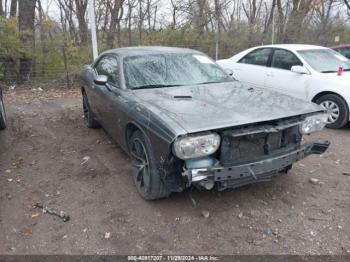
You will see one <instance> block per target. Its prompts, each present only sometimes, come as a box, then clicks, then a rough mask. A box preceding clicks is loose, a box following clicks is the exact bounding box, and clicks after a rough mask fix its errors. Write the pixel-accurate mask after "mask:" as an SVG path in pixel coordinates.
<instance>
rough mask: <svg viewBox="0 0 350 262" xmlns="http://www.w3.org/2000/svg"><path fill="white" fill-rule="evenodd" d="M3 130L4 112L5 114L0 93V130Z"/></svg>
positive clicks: (4, 122)
mask: <svg viewBox="0 0 350 262" xmlns="http://www.w3.org/2000/svg"><path fill="white" fill-rule="evenodd" d="M0 92H1V90H0ZM4 128H6V112H5V106H4V101H3V100H2V94H1V93H0V129H4Z"/></svg>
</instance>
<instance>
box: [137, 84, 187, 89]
mask: <svg viewBox="0 0 350 262" xmlns="http://www.w3.org/2000/svg"><path fill="white" fill-rule="evenodd" d="M173 86H181V85H143V86H135V87H132V88H131V89H146V88H162V87H173Z"/></svg>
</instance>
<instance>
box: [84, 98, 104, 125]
mask: <svg viewBox="0 0 350 262" xmlns="http://www.w3.org/2000/svg"><path fill="white" fill-rule="evenodd" d="M83 112H84V119H85V123H86V125H87V126H88V127H89V128H99V127H101V126H100V123H99V122H98V121H97V120H96V119H95V115H94V113H93V112H92V110H91V108H90V104H89V100H88V97H87V95H86V93H85V92H83Z"/></svg>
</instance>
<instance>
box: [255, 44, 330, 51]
mask: <svg viewBox="0 0 350 262" xmlns="http://www.w3.org/2000/svg"><path fill="white" fill-rule="evenodd" d="M261 47H273V48H284V49H288V50H292V51H300V50H311V49H327V47H323V46H317V45H303V44H277V45H264V46H259V47H257V48H261Z"/></svg>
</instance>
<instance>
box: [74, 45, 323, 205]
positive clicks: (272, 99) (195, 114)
mask: <svg viewBox="0 0 350 262" xmlns="http://www.w3.org/2000/svg"><path fill="white" fill-rule="evenodd" d="M251 74H252V75H254V72H253V71H252V72H251ZM81 80H82V81H81V82H82V84H81V87H82V89H81V90H82V97H83V112H84V117H85V120H86V123H87V126H88V127H90V128H96V127H103V128H104V129H105V130H106V132H107V133H108V134H109V135H110V136H111V137H112V138H113V139H114V140H115V141H116V142H117V143H118V144H119V145H120V146H121V148H122V149H123V150H124V151H125V152H127V154H128V155H129V156H130V159H131V167H132V177H133V180H134V182H135V185H136V188H137V191H138V192H139V193H140V195H141V196H142V197H143V198H145V199H147V200H153V199H158V198H163V197H167V196H169V195H170V194H171V193H172V192H181V191H183V190H184V189H186V188H188V187H190V186H195V187H197V188H200V189H206V190H211V189H213V188H215V189H217V190H224V189H226V188H235V187H239V186H243V185H247V184H251V183H255V182H261V181H268V180H270V179H271V178H272V177H274V176H276V175H278V174H281V173H287V172H288V170H290V169H291V168H292V165H293V163H295V162H296V161H298V160H301V159H303V158H304V157H306V156H308V155H310V154H321V153H323V152H324V151H326V150H327V148H328V146H329V142H328V141H314V142H312V143H305V142H303V139H302V137H303V135H305V134H310V133H312V132H316V131H320V130H322V129H323V128H324V126H325V124H326V121H327V114H326V113H325V110H324V109H323V108H322V107H321V106H319V105H316V104H314V103H311V102H307V101H303V100H301V99H297V98H293V97H291V96H287V95H283V94H281V93H277V92H273V91H271V90H268V89H262V88H257V87H254V86H251V85H249V84H243V83H241V82H239V81H236V80H235V79H234V78H233V77H231V76H230V74H229V72H226V71H224V70H223V69H222V68H221V67H219V66H218V65H217V64H216V63H215V62H214V61H213V60H212V59H211V58H209V57H208V56H206V55H205V54H203V53H201V52H199V51H195V50H191V49H183V48H171V47H128V48H118V49H113V50H108V51H106V52H104V53H102V54H101V55H100V56H99V57H98V58H97V59H96V60H95V61H94V62H93V64H91V65H87V66H85V67H84V69H83V70H82V72H81Z"/></svg>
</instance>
